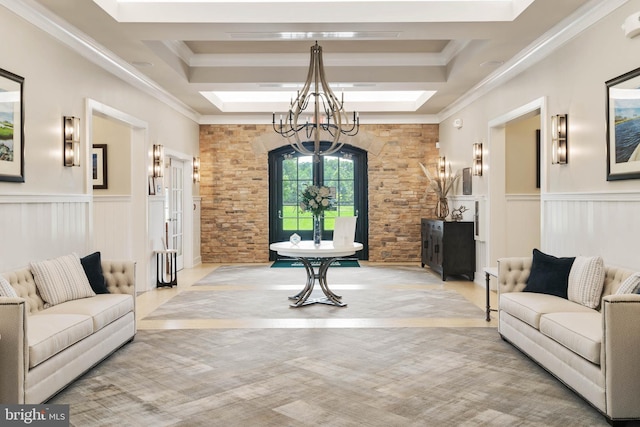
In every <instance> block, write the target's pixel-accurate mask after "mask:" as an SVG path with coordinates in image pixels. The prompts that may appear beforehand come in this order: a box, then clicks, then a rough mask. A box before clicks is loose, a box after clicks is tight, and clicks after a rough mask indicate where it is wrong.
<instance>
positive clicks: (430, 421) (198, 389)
mask: <svg viewBox="0 0 640 427" xmlns="http://www.w3.org/2000/svg"><path fill="white" fill-rule="evenodd" d="M330 274H331V276H330V281H331V284H332V286H334V288H335V290H336V291H338V292H339V293H341V294H342V298H343V300H345V301H346V302H348V304H349V305H348V307H345V308H338V307H331V306H321V305H314V306H309V307H303V308H295V309H292V308H288V302H289V301H288V300H287V295H289V294H290V293H292V292H295V289H299V285H300V284H301V283H303V281H304V271H303V270H300V269H296V268H281V269H278V268H273V269H272V268H270V266H269V265H244V266H223V267H219V268H217V269H216V270H214V271H213V272H212V273H211V274H209V275H208V276H206V277H205V278H204V279H202V280H201V281H200V282H199V283H197V284H196V285H194V286H192V287H190V288H188V289H186V290H183V291H182V292H181V293H179V294H178V295H176V296H175V297H173V298H171V299H170V300H169V301H167V302H166V303H164V304H163V305H161V306H160V307H159V308H157V309H156V310H155V311H154V312H152V313H151V314H150V315H149V316H148V317H146V318H145V319H142V321H141V322H140V324H143V323H144V322H150V323H152V322H158V323H161V324H166V325H167V326H166V329H162V328H156V329H144V328H141V329H139V330H138V332H137V334H136V337H135V339H134V341H133V342H131V343H130V344H127V345H126V346H124V347H123V348H122V349H120V350H118V351H117V352H115V353H114V354H113V355H112V356H110V357H109V358H107V359H106V360H105V361H103V362H102V363H101V364H99V365H98V366H96V367H95V368H93V369H92V370H91V371H90V372H89V373H87V374H86V375H85V376H84V377H82V378H80V379H79V380H77V381H75V382H74V383H72V384H71V385H70V386H69V387H68V388H67V389H65V390H64V391H62V392H61V393H59V394H58V395H57V396H55V397H54V398H53V399H52V400H51V401H50V403H58V404H69V405H70V414H71V415H70V418H71V420H70V425H71V426H78V427H96V426H144V427H146V426H154V427H182V426H184V427H199V426H203V427H205V426H206V427H210V426H224V427H236V426H238V427H246V426H252V427H253V426H257V427H263V426H264V427H269V426H273V427H280V426H296V427H297V426H305V427H306V426H322V427H325V426H353V427H359V426H366V427H389V426H393V427H405V426H408V427H423V426H427V427H430V426H437V427H440V426H455V427H458V426H463V427H466V426H469V427H475V426H516V425H517V426H521V427H542V426H558V427H566V426H606V425H608V424H607V423H606V421H605V419H604V418H603V417H602V416H601V415H600V414H599V413H598V412H597V411H596V410H594V409H593V408H592V407H591V406H589V405H588V404H587V403H585V401H584V400H582V399H581V398H580V397H578V396H577V395H576V394H574V393H573V392H572V391H570V390H569V389H567V388H566V387H565V386H563V385H562V384H561V383H560V382H559V381H557V380H556V379H555V378H554V377H552V376H551V375H550V374H548V373H547V372H546V371H544V370H543V369H542V368H540V367H539V366H538V365H537V364H535V363H534V362H532V361H531V360H530V359H528V358H527V357H526V356H524V355H523V354H521V353H520V352H519V351H518V350H516V349H515V348H514V347H513V346H511V345H509V344H508V343H506V342H504V341H503V340H502V339H501V338H500V336H499V334H498V332H497V331H496V329H495V328H494V327H489V326H487V324H486V323H485V322H484V320H483V318H484V313H483V311H482V310H481V309H480V308H479V307H476V306H475V305H473V304H472V303H470V302H469V301H467V300H466V299H465V298H463V297H461V296H460V295H458V294H457V293H456V292H453V291H451V290H449V289H446V287H445V285H444V283H443V282H442V281H440V280H439V279H438V278H437V276H435V275H433V274H430V273H429V272H427V271H426V270H425V269H421V268H420V267H419V266H391V267H389V266H370V265H366V266H365V265H363V266H362V267H361V268H336V269H334V270H332V271H330ZM462 285H464V284H462ZM469 286H475V285H474V284H473V283H469ZM285 316H286V318H285ZM393 316H396V317H404V316H406V317H408V318H411V319H410V322H408V323H411V326H407V327H402V326H400V327H399V326H397V325H396V326H393V327H391V326H390V327H385V326H376V327H369V326H364V327H362V326H340V325H341V324H343V323H344V324H352V323H350V322H355V323H358V322H360V321H363V320H367V319H373V320H374V321H377V322H380V321H381V320H380V318H381V317H385V318H389V317H393ZM430 316H437V317H439V319H432V320H434V321H435V324H434V322H431V323H429V322H428V320H429V319H430ZM470 316H474V318H476V320H477V319H479V321H480V322H481V323H482V326H481V327H455V326H452V325H456V324H457V323H456V321H460V320H461V321H466V322H468V323H469V324H473V323H474V320H473V319H470ZM153 319H165V320H153ZM189 319H191V320H189ZM229 319H230V320H229ZM249 320H250V321H249ZM288 320H294V321H295V322H294V323H295V324H296V325H305V324H307V323H316V324H323V325H325V324H330V323H332V322H333V325H334V326H320V327H317V326H316V327H311V326H295V327H284V326H278V324H282V325H284V324H285V323H286V321H288ZM314 320H315V322H314ZM391 320H392V321H394V322H399V323H401V324H403V322H405V320H406V319H398V318H396V319H391ZM422 320H424V321H425V322H421V321H422ZM181 321H184V322H186V323H182V324H181ZM212 321H213V322H217V323H219V324H222V325H223V326H222V327H209V326H205V327H204V328H198V327H194V328H193V329H188V328H187V327H186V326H181V325H186V324H188V322H203V324H205V325H208V324H209V323H210V322H212ZM243 321H247V322H246V324H248V325H251V326H239V327H229V326H224V325H225V324H231V323H233V322H236V323H238V324H242V323H243ZM440 321H444V322H443V323H446V322H448V324H447V325H445V326H446V327H442V326H441V324H440V323H438V322H440ZM207 322H209V323H207ZM382 323H384V322H382ZM274 324H275V326H274ZM421 325H430V326H421ZM181 328H183V329H181Z"/></svg>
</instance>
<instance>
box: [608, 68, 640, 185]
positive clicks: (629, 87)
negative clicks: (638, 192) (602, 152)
mask: <svg viewBox="0 0 640 427" xmlns="http://www.w3.org/2000/svg"><path fill="white" fill-rule="evenodd" d="M606 86H607V113H606V114H607V181H615V180H619V179H638V178H640V119H639V118H638V117H637V114H638V111H640V89H638V88H640V68H636V69H635V70H633V71H629V72H628V73H626V74H623V75H621V76H618V77H616V78H614V79H611V80H609V81H607V82H606Z"/></svg>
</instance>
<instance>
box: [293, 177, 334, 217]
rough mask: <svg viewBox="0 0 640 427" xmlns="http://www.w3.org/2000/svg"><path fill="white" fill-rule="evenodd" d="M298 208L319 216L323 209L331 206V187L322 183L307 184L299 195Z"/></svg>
mask: <svg viewBox="0 0 640 427" xmlns="http://www.w3.org/2000/svg"><path fill="white" fill-rule="evenodd" d="M300 197H301V198H302V200H301V201H300V210H301V211H302V212H303V213H304V212H307V211H308V212H311V213H312V214H313V215H314V216H320V215H322V214H323V213H324V211H326V210H328V209H330V208H331V207H332V206H333V199H332V197H331V189H330V188H329V187H325V186H324V185H321V186H317V185H308V186H306V187H305V189H304V191H303V192H302V194H301V195H300Z"/></svg>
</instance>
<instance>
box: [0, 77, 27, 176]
mask: <svg viewBox="0 0 640 427" xmlns="http://www.w3.org/2000/svg"><path fill="white" fill-rule="evenodd" d="M23 83H24V77H20V76H18V75H16V74H13V73H11V72H9V71H6V70H3V69H0V94H2V100H1V101H0V112H1V113H2V114H0V181H9V182H24V101H23V99H24V98H23V87H22V85H23Z"/></svg>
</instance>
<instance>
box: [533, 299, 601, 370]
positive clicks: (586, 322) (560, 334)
mask: <svg viewBox="0 0 640 427" xmlns="http://www.w3.org/2000/svg"><path fill="white" fill-rule="evenodd" d="M540 332H542V333H543V334H544V335H546V336H548V337H549V338H551V339H552V340H554V341H555V342H557V343H558V344H562V345H563V346H565V347H566V348H568V349H569V350H571V351H573V352H574V353H576V354H579V355H580V356H582V357H584V358H585V359H587V360H588V361H590V362H592V363H595V364H597V365H599V364H600V349H601V346H602V314H601V313H600V312H598V311H596V310H591V312H589V313H549V314H545V315H543V316H542V317H541V318H540Z"/></svg>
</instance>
